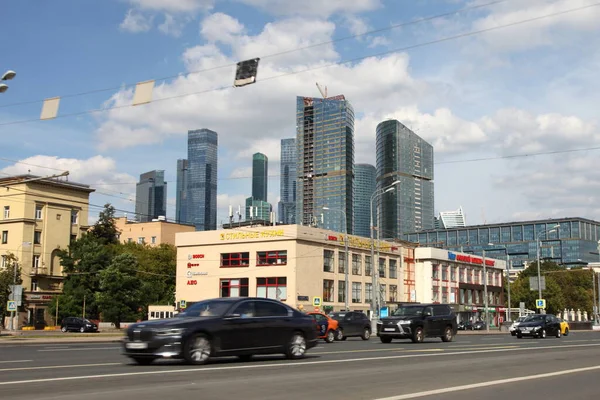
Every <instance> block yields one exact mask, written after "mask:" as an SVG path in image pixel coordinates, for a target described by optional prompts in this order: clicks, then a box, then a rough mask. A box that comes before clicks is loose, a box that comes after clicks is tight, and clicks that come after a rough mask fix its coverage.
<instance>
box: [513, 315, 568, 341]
mask: <svg viewBox="0 0 600 400" xmlns="http://www.w3.org/2000/svg"><path fill="white" fill-rule="evenodd" d="M516 332H517V338H519V339H521V338H522V337H523V336H533V337H536V338H537V337H539V338H542V339H545V338H546V337H547V336H548V335H550V336H556V337H557V338H560V337H561V336H562V334H561V331H560V321H559V320H558V318H556V316H554V315H552V314H535V315H530V316H528V317H527V318H526V319H525V321H523V322H521V323H520V324H519V326H517V329H516Z"/></svg>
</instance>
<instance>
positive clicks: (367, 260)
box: [365, 256, 373, 276]
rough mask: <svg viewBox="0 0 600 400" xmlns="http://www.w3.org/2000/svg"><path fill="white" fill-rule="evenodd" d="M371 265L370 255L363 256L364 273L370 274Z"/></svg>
mask: <svg viewBox="0 0 600 400" xmlns="http://www.w3.org/2000/svg"><path fill="white" fill-rule="evenodd" d="M372 270H373V265H372V263H371V256H365V275H366V276H371V273H372Z"/></svg>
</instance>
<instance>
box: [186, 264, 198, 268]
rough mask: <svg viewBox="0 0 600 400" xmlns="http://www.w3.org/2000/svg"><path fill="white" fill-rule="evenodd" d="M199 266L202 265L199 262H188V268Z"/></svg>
mask: <svg viewBox="0 0 600 400" xmlns="http://www.w3.org/2000/svg"><path fill="white" fill-rule="evenodd" d="M199 266H200V264H198V263H187V267H188V268H193V267H199Z"/></svg>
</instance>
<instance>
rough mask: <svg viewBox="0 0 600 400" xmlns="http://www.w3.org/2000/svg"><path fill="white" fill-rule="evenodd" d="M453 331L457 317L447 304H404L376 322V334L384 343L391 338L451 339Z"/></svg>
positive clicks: (448, 340) (418, 339)
mask: <svg viewBox="0 0 600 400" xmlns="http://www.w3.org/2000/svg"><path fill="white" fill-rule="evenodd" d="M456 331H457V324H456V316H455V315H454V312H453V311H452V308H450V306H449V305H447V304H411V305H403V306H400V307H398V309H397V310H396V311H394V313H393V314H392V315H391V316H389V317H388V318H382V319H381V320H380V321H377V336H379V339H381V341H382V342H383V343H390V342H391V341H392V339H411V340H412V341H413V343H421V342H423V339H424V338H426V337H439V338H442V341H444V342H451V341H452V339H453V338H454V336H455V335H456Z"/></svg>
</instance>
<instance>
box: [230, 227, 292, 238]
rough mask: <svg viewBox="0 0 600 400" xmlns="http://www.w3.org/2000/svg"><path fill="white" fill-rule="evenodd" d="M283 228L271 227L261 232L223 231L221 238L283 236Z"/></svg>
mask: <svg viewBox="0 0 600 400" xmlns="http://www.w3.org/2000/svg"><path fill="white" fill-rule="evenodd" d="M282 236H284V234H283V229H270V230H266V231H261V232H232V233H221V234H220V238H221V240H245V239H263V238H273V237H282Z"/></svg>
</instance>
